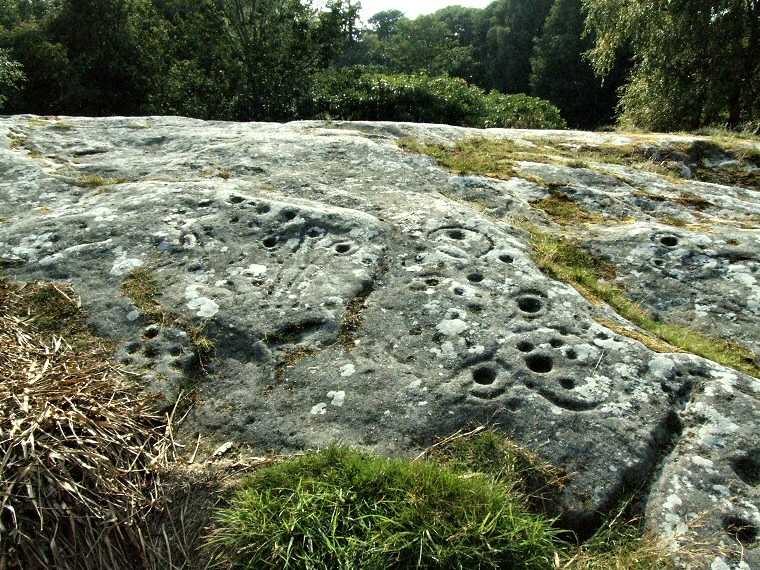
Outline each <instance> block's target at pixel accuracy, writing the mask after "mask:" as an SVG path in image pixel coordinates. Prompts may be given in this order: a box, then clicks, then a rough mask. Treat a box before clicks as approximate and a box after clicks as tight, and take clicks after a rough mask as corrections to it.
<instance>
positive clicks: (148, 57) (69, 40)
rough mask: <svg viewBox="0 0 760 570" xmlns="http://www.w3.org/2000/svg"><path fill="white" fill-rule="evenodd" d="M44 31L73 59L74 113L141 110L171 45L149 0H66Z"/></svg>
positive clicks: (70, 98)
mask: <svg viewBox="0 0 760 570" xmlns="http://www.w3.org/2000/svg"><path fill="white" fill-rule="evenodd" d="M45 34H46V36H47V37H48V38H49V41H50V42H51V43H53V44H54V45H60V46H62V47H63V49H64V50H65V52H66V55H67V58H68V60H69V65H70V74H69V83H70V85H69V87H68V93H67V96H66V102H65V104H66V108H67V110H68V111H69V112H74V113H83V114H87V115H103V114H113V113H119V114H128V115H129V114H137V113H140V112H141V110H142V107H143V105H144V104H145V103H146V101H147V99H148V96H149V94H150V92H151V91H152V89H153V88H154V84H153V83H154V81H155V80H156V79H157V78H158V77H160V76H161V73H162V71H163V67H164V60H163V53H164V47H165V44H166V41H165V37H166V33H165V29H164V28H163V26H162V22H161V20H160V18H159V17H158V14H157V12H156V10H155V8H154V6H153V4H152V3H151V2H150V0H63V1H62V3H61V8H60V10H59V11H58V12H57V13H56V14H55V16H54V17H52V18H51V20H50V22H49V25H46V27H45Z"/></svg>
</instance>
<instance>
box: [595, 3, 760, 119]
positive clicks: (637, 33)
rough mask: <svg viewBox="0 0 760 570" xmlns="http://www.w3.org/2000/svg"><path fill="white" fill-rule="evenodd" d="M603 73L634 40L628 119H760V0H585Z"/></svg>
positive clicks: (597, 62)
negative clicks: (665, 0)
mask: <svg viewBox="0 0 760 570" xmlns="http://www.w3.org/2000/svg"><path fill="white" fill-rule="evenodd" d="M585 5H586V7H587V9H588V13H589V15H588V19H587V21H586V30H587V33H589V34H594V36H595V44H594V48H593V49H592V50H591V51H590V52H589V53H590V57H591V60H592V62H593V64H594V67H595V69H596V71H597V73H599V74H606V73H608V72H609V70H610V69H611V67H612V64H613V61H614V59H615V55H616V52H617V50H619V49H620V48H621V47H623V46H625V45H627V44H628V45H630V47H631V50H632V53H633V70H632V74H631V79H630V81H629V82H628V84H627V85H626V86H625V88H624V91H623V97H622V100H621V105H622V109H623V113H622V116H621V121H622V122H623V123H626V124H632V125H635V126H640V127H644V128H649V129H655V130H675V129H691V128H696V127H698V126H701V125H708V124H728V125H730V126H738V125H740V124H741V123H742V122H745V121H753V120H754V121H758V120H760V103H759V102H758V101H760V0H670V1H669V2H664V1H663V0H630V1H626V2H622V1H617V0H585Z"/></svg>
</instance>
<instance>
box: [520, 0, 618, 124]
mask: <svg viewBox="0 0 760 570" xmlns="http://www.w3.org/2000/svg"><path fill="white" fill-rule="evenodd" d="M585 20H586V14H585V11H584V10H583V4H582V0H556V1H555V2H554V5H553V6H552V8H551V10H550V12H549V16H548V17H547V19H546V23H545V24H544V29H543V33H542V35H541V37H540V38H539V39H538V41H537V42H536V46H535V51H534V53H533V57H532V58H531V81H530V83H531V89H532V92H533V94H534V95H537V96H538V97H543V98H545V99H548V100H549V101H551V102H552V103H554V104H555V105H557V106H558V107H559V108H560V109H562V113H563V116H564V117H565V118H566V119H567V121H568V123H569V124H570V126H572V127H581V128H589V127H594V126H598V125H602V124H608V123H611V122H613V121H614V113H615V105H616V104H617V89H618V88H619V87H620V85H621V83H622V75H623V73H624V72H625V70H626V69H627V66H625V65H624V64H621V62H618V63H617V65H615V66H613V69H614V70H615V73H610V76H609V77H608V78H606V80H605V81H604V82H602V80H601V79H600V78H599V77H597V76H595V74H594V70H593V68H592V65H591V63H590V62H589V61H588V60H587V59H586V58H585V57H584V56H583V54H584V53H585V52H586V51H588V50H589V49H591V48H592V47H593V40H592V38H591V37H590V36H589V35H586V36H584V34H583V30H584V25H585Z"/></svg>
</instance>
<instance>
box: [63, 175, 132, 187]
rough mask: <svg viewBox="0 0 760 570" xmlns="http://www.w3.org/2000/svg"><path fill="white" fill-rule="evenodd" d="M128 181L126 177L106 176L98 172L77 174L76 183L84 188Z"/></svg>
mask: <svg viewBox="0 0 760 570" xmlns="http://www.w3.org/2000/svg"><path fill="white" fill-rule="evenodd" d="M122 182H126V179H125V178H105V177H103V176H98V175H97V174H81V175H79V176H77V179H76V182H75V184H76V185H77V186H81V187H82V188H101V187H103V186H113V185H114V184H121V183H122Z"/></svg>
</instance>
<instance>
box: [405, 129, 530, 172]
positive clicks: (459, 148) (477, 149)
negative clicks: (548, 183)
mask: <svg viewBox="0 0 760 570" xmlns="http://www.w3.org/2000/svg"><path fill="white" fill-rule="evenodd" d="M398 145H399V146H400V147H401V148H403V149H406V150H409V151H411V152H417V153H420V154H426V155H428V156H432V157H433V158H435V159H436V160H437V161H438V162H439V163H440V164H441V165H442V166H444V167H445V168H448V169H449V170H451V171H452V172H456V173H458V174H468V173H472V174H479V175H482V176H490V177H492V178H501V179H505V180H506V179H509V178H512V177H513V176H514V175H515V173H514V166H515V158H514V153H515V151H516V150H517V149H518V148H519V145H517V144H516V143H514V142H512V141H509V140H502V139H494V138H475V137H473V138H468V139H466V140H464V141H459V142H457V143H456V144H455V145H453V146H447V145H442V144H426V143H422V142H420V141H418V140H417V139H414V138H411V137H407V138H403V139H400V140H399V141H398Z"/></svg>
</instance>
